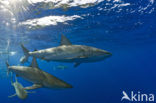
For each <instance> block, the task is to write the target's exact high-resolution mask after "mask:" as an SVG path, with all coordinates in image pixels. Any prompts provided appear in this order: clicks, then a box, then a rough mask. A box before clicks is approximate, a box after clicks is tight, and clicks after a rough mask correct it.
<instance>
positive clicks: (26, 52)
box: [20, 44, 29, 64]
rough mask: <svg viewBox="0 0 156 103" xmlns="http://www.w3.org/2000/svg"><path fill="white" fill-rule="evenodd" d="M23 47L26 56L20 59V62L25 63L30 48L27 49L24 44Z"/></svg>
mask: <svg viewBox="0 0 156 103" xmlns="http://www.w3.org/2000/svg"><path fill="white" fill-rule="evenodd" d="M21 47H22V50H23V52H24V56H23V57H22V58H21V59H20V62H21V63H22V64H23V63H25V62H27V61H28V57H29V50H28V49H26V48H25V47H24V45H23V44H21Z"/></svg>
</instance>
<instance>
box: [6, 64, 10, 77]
mask: <svg viewBox="0 0 156 103" xmlns="http://www.w3.org/2000/svg"><path fill="white" fill-rule="evenodd" d="M6 66H7V76H9V72H10V70H9V68H8V67H9V63H8V62H6Z"/></svg>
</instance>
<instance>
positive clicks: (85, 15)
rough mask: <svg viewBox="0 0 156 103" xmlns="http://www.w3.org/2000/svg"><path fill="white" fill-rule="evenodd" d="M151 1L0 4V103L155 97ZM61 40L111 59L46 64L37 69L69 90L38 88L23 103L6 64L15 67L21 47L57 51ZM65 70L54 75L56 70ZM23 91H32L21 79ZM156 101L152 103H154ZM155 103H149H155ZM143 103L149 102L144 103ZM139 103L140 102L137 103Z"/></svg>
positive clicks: (155, 26) (106, 102)
mask: <svg viewBox="0 0 156 103" xmlns="http://www.w3.org/2000/svg"><path fill="white" fill-rule="evenodd" d="M155 2H156V1H155V0H1V1H0V21H1V22H0V82H1V83H0V84H1V86H0V91H1V92H0V102H1V103H122V102H123V103H129V102H130V101H128V100H123V101H121V98H122V96H123V94H122V93H123V91H125V92H126V93H127V94H128V95H129V96H130V93H131V92H132V91H133V92H135V93H138V92H140V94H155V95H156V80H155V78H156V70H155V69H156V10H155V9H156V3H155ZM61 34H64V35H65V36H66V37H67V38H68V39H69V40H70V41H71V42H72V44H80V45H88V46H93V47H97V48H101V49H104V50H107V51H109V52H111V53H112V56H111V57H109V58H108V59H106V60H103V61H100V62H95V63H82V64H81V65H80V66H78V67H77V68H74V67H73V63H59V62H46V61H43V60H40V59H37V62H38V64H39V67H40V68H41V69H42V70H44V71H46V72H48V73H50V74H52V75H54V76H56V77H58V78H60V79H62V80H64V81H66V82H67V83H69V84H71V85H72V86H73V88H71V89H64V90H54V89H47V88H40V89H36V90H33V91H35V92H36V93H32V94H28V98H27V99H25V100H20V99H19V98H18V97H13V98H8V96H10V95H12V94H14V93H15V91H14V88H13V87H12V86H11V83H10V76H7V68H6V65H5V62H6V61H8V62H9V64H10V65H23V64H20V61H19V60H20V58H21V57H22V56H23V51H22V50H21V47H20V44H21V43H23V44H24V45H25V46H26V47H27V49H29V50H30V51H33V50H35V49H37V50H40V49H46V48H50V47H56V46H59V45H60V38H61ZM31 59H32V58H29V62H28V63H25V64H24V65H25V66H29V65H30V62H31ZM60 65H61V66H66V67H67V68H65V69H59V68H56V69H54V68H55V67H57V66H60ZM18 81H19V82H20V83H21V84H22V85H24V86H30V85H32V84H31V83H29V82H28V81H26V80H24V79H23V78H20V77H18ZM155 101H156V100H155ZM155 101H154V102H155ZM131 102H133V101H131ZM143 102H147V103H148V101H143ZM138 103H140V102H138Z"/></svg>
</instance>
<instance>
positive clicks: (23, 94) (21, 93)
mask: <svg viewBox="0 0 156 103" xmlns="http://www.w3.org/2000/svg"><path fill="white" fill-rule="evenodd" d="M15 80H16V81H15V82H13V80H11V85H12V86H13V87H14V89H15V92H16V93H15V94H13V95H11V96H9V98H12V97H14V96H17V97H19V98H20V99H26V98H27V96H28V93H34V92H28V91H26V90H25V89H24V87H23V85H22V84H21V83H19V82H18V81H17V77H15Z"/></svg>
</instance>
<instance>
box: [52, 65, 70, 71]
mask: <svg viewBox="0 0 156 103" xmlns="http://www.w3.org/2000/svg"><path fill="white" fill-rule="evenodd" d="M67 68H68V66H65V65H58V66H54V67H53V69H54V70H56V69H61V70H64V69H67Z"/></svg>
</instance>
